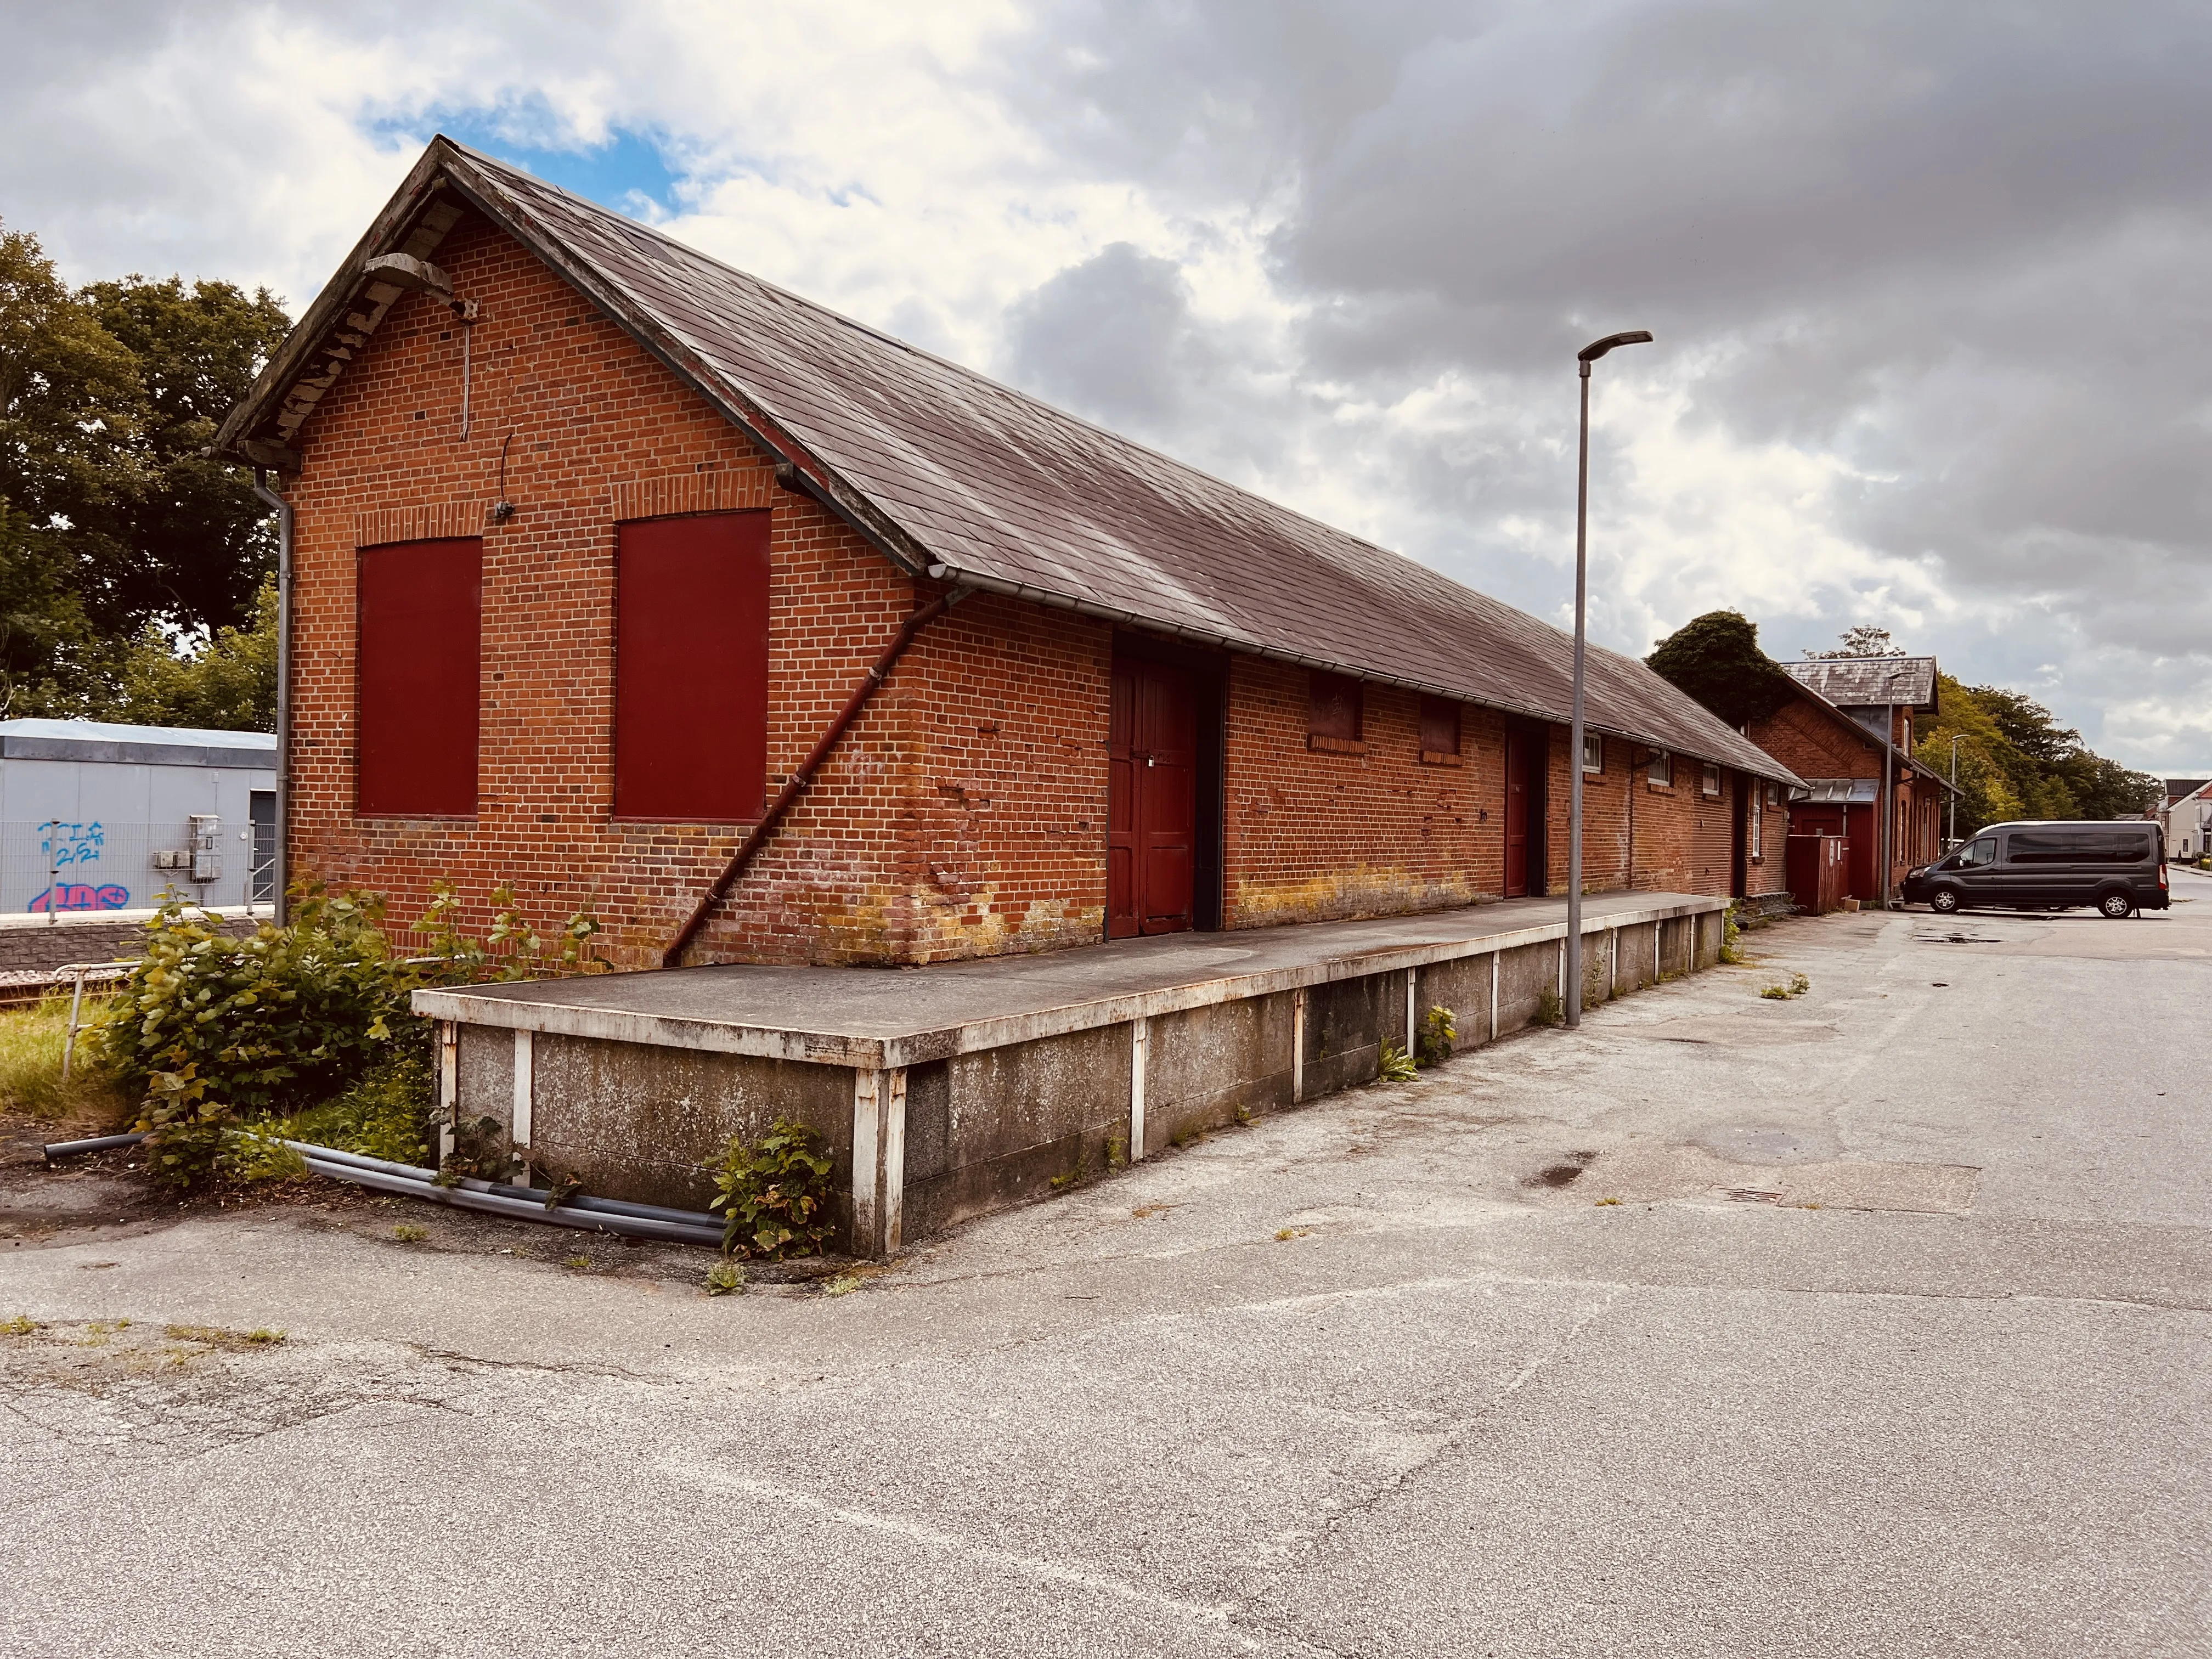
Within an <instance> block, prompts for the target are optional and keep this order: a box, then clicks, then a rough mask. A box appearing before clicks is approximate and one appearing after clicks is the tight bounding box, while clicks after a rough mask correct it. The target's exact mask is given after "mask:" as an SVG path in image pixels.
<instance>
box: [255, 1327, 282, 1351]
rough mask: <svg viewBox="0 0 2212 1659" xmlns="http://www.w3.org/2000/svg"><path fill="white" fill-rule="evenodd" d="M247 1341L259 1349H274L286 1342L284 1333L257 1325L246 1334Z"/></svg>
mask: <svg viewBox="0 0 2212 1659" xmlns="http://www.w3.org/2000/svg"><path fill="white" fill-rule="evenodd" d="M246 1340H247V1341H248V1342H251V1343H252V1344H253V1346H255V1347H257V1348H273V1347H275V1346H276V1345H277V1344H278V1343H279V1342H282V1341H283V1340H284V1333H283V1331H276V1330H271V1329H270V1328H269V1327H268V1326H266V1325H257V1326H255V1327H254V1328H252V1330H250V1331H248V1332H246Z"/></svg>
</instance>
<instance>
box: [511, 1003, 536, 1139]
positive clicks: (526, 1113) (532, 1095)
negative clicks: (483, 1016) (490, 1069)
mask: <svg viewBox="0 0 2212 1659" xmlns="http://www.w3.org/2000/svg"><path fill="white" fill-rule="evenodd" d="M531 1036H532V1034H531V1033H530V1032H528V1031H517V1032H516V1033H515V1034H514V1117H513V1122H514V1132H513V1136H512V1137H511V1139H513V1142H514V1144H515V1145H516V1146H519V1147H520V1148H522V1149H523V1150H524V1151H525V1152H527V1151H528V1150H529V1149H530V1132H531V1129H532V1122H531V1111H530V1109H531V1107H532V1104H534V1103H535V1102H536V1100H537V1098H538V1097H537V1091H536V1079H535V1077H534V1075H533V1073H532V1066H531Z"/></svg>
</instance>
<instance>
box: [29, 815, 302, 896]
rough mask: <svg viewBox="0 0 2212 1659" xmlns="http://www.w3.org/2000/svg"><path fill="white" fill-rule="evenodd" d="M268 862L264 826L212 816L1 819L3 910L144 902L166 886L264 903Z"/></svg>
mask: <svg viewBox="0 0 2212 1659" xmlns="http://www.w3.org/2000/svg"><path fill="white" fill-rule="evenodd" d="M257 830H261V831H262V833H260V834H259V835H257V834H256V833H255V832H256V831H257ZM274 871H275V848H274V845H273V842H272V838H271V836H270V834H269V833H267V829H266V827H265V826H260V825H248V824H244V823H223V822H222V821H220V820H217V819H216V818H213V817H204V818H198V819H186V820H184V821H182V822H179V823H117V822H115V821H113V820H107V821H101V820H97V819H94V820H89V821H86V822H82V823H66V822H63V821H60V820H52V821H49V822H47V823H5V824H0V914H9V915H26V914H27V915H45V914H46V913H48V912H53V913H56V914H78V915H82V914H85V913H88V912H98V911H101V910H146V909H151V908H154V907H155V906H156V905H158V904H160V903H161V902H162V899H163V897H164V896H165V895H167V894H169V893H172V892H173V893H175V894H176V895H177V896H179V897H182V898H185V899H189V900H191V901H192V902H195V903H199V904H206V905H240V904H246V903H247V902H254V903H264V904H265V903H268V902H270V901H271V900H272V899H273V897H274V896H275V894H274V882H273V876H274Z"/></svg>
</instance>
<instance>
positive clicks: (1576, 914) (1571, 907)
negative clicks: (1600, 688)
mask: <svg viewBox="0 0 2212 1659" xmlns="http://www.w3.org/2000/svg"><path fill="white" fill-rule="evenodd" d="M1650 341H1651V336H1650V334H1649V333H1647V332H1646V331H1644V330H1643V329H1640V328H1639V329H1632V330H1631V331H1629V332H1627V333H1626V334H1608V335H1607V336H1606V337H1605V338H1603V339H1602V340H1593V341H1591V342H1590V343H1589V344H1588V345H1586V346H1584V347H1583V349H1581V350H1580V351H1577V353H1575V367H1576V368H1577V371H1578V372H1579V374H1580V376H1581V379H1582V383H1583V430H1582V449H1581V453H1580V454H1579V455H1578V456H1577V459H1576V461H1575V712H1574V720H1573V723H1572V725H1571V728H1570V731H1569V735H1568V738H1567V775H1568V776H1569V777H1570V778H1571V779H1572V780H1573V781H1572V782H1571V784H1570V785H1569V786H1568V791H1567V798H1568V800H1569V803H1570V805H1569V806H1568V809H1567V954H1566V969H1567V974H1566V978H1567V1006H1566V1019H1567V1024H1569V1025H1571V1026H1573V1025H1579V1024H1582V1023H1583V635H1584V634H1585V632H1586V613H1587V611H1588V609H1589V383H1590V365H1591V364H1592V363H1594V362H1596V361H1597V360H1598V359H1599V358H1601V357H1602V356H1605V354H1606V353H1607V352H1608V351H1610V350H1612V349H1613V347H1615V346H1625V345H1648V344H1650Z"/></svg>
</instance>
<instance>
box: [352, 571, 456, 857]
mask: <svg viewBox="0 0 2212 1659" xmlns="http://www.w3.org/2000/svg"><path fill="white" fill-rule="evenodd" d="M356 597H357V599H358V626H359V629H360V634H359V639H358V654H357V656H356V696H357V697H358V698H359V704H358V707H357V710H356V713H357V715H358V720H359V727H360V730H359V738H358V742H357V746H356V759H355V785H354V787H355V792H356V793H355V810H356V811H358V812H360V813H362V814H363V815H364V816H368V817H460V818H465V817H472V816H473V815H474V814H475V812H476V810H477V695H478V693H477V631H478V630H477V622H478V617H479V614H480V612H481V611H482V609H483V542H481V541H479V540H475V539H470V540H465V541H443V542H395V543H392V544H390V545H388V546H385V547H365V548H363V549H362V550H361V561H360V566H359V568H358V570H357V572H356Z"/></svg>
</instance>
